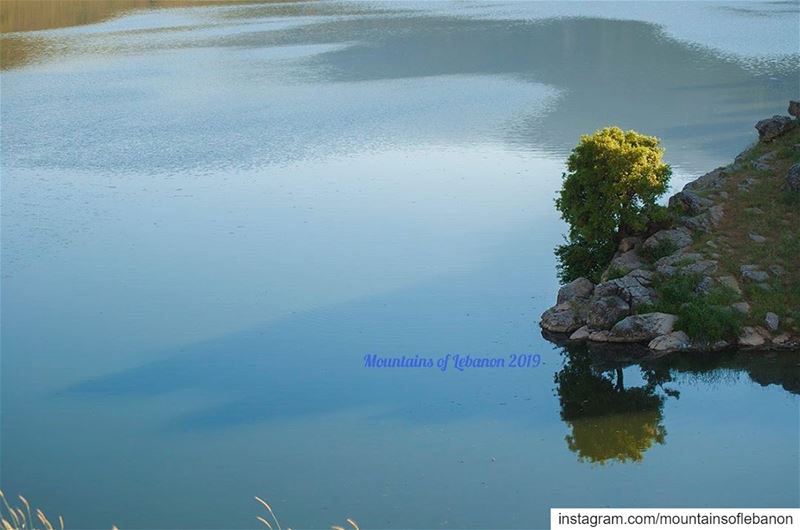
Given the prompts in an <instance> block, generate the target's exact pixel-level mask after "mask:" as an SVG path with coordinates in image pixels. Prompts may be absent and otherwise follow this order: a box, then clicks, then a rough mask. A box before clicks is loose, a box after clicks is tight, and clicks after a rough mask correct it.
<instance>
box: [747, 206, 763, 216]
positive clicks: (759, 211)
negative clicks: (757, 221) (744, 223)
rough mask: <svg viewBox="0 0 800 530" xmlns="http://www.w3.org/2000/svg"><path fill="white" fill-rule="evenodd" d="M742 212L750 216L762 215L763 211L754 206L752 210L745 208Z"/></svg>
mask: <svg viewBox="0 0 800 530" xmlns="http://www.w3.org/2000/svg"><path fill="white" fill-rule="evenodd" d="M744 211H745V212H746V213H749V214H751V215H764V210H762V209H761V208H757V207H755V206H754V207H752V208H745V209H744Z"/></svg>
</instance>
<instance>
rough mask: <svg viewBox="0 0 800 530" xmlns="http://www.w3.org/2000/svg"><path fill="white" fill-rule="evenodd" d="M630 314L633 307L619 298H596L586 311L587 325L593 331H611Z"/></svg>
mask: <svg viewBox="0 0 800 530" xmlns="http://www.w3.org/2000/svg"><path fill="white" fill-rule="evenodd" d="M630 312H631V306H629V305H628V303H627V302H626V301H625V300H623V299H622V298H620V297H618V296H602V297H594V298H592V300H591V301H590V302H589V305H588V307H587V309H586V323H587V324H588V325H589V326H590V327H591V328H592V329H596V330H603V329H609V328H611V326H613V325H614V324H616V323H617V321H618V320H619V319H621V318H622V317H624V316H626V315H628V314H630Z"/></svg>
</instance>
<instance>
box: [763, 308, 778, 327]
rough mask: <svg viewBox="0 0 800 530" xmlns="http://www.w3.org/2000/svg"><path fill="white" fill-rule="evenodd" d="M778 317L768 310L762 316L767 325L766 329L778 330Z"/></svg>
mask: <svg viewBox="0 0 800 530" xmlns="http://www.w3.org/2000/svg"><path fill="white" fill-rule="evenodd" d="M780 322H781V321H780V318H778V315H776V314H775V313H772V312H769V313H767V314H766V316H765V317H764V323H765V324H766V325H767V329H768V330H770V331H778V326H779V325H780Z"/></svg>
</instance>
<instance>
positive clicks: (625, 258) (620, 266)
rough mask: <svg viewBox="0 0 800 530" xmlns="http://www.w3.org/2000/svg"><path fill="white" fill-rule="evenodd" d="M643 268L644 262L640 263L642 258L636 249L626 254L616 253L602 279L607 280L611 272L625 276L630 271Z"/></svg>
mask: <svg viewBox="0 0 800 530" xmlns="http://www.w3.org/2000/svg"><path fill="white" fill-rule="evenodd" d="M645 266H646V264H645V262H644V261H642V257H641V256H640V255H639V253H638V252H637V251H636V249H633V250H629V251H627V252H618V253H617V254H616V255H615V256H614V259H612V260H611V263H609V265H608V268H606V271H605V272H604V273H603V277H604V278H603V279H607V278H608V275H609V272H611V271H621V272H622V273H623V274H627V273H629V272H630V271H632V270H635V269H640V268H642V267H645Z"/></svg>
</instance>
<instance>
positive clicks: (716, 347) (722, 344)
mask: <svg viewBox="0 0 800 530" xmlns="http://www.w3.org/2000/svg"><path fill="white" fill-rule="evenodd" d="M730 345H731V344H730V342H728V341H727V340H718V341H717V342H715V343H714V344H712V345H711V349H712V350H713V351H720V350H724V349H725V348H727V347H729V346H730Z"/></svg>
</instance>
